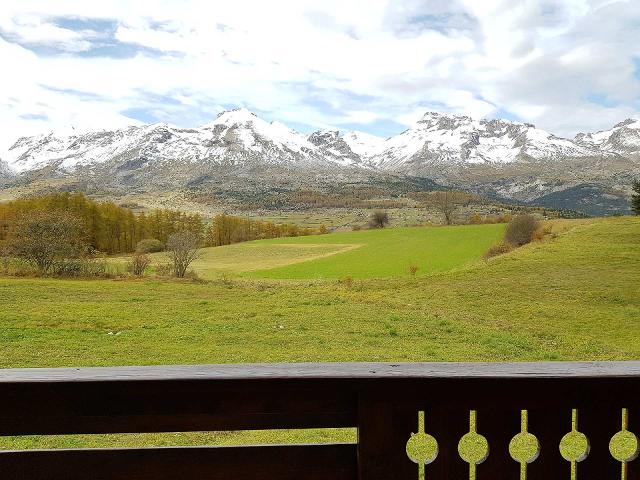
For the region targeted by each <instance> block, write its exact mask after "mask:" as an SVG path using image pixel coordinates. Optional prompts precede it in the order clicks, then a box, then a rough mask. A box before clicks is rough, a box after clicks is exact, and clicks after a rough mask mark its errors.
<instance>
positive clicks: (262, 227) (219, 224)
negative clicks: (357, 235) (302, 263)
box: [205, 214, 326, 247]
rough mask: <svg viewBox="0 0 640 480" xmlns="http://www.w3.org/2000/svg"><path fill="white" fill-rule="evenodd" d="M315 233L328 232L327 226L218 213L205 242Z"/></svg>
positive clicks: (226, 243)
mask: <svg viewBox="0 0 640 480" xmlns="http://www.w3.org/2000/svg"><path fill="white" fill-rule="evenodd" d="M315 233H326V228H323V227H320V229H319V230H315V229H312V228H306V227H300V226H298V225H295V224H293V223H282V224H276V223H273V222H264V221H260V220H251V219H249V218H242V217H236V216H234V215H227V214H220V215H216V216H215V217H214V218H213V221H212V222H211V225H210V226H209V227H208V228H207V234H206V240H205V243H206V244H207V245H209V246H212V247H218V246H221V245H231V244H232V243H238V242H246V241H249V240H260V239H264V238H278V237H299V236H304V235H312V234H315Z"/></svg>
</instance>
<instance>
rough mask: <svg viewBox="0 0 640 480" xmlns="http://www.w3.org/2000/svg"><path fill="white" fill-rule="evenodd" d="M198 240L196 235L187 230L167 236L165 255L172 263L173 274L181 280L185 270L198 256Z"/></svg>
mask: <svg viewBox="0 0 640 480" xmlns="http://www.w3.org/2000/svg"><path fill="white" fill-rule="evenodd" d="M199 245H200V239H199V238H198V235H196V234H195V233H193V232H190V231H188V230H183V231H180V232H177V233H174V234H172V235H170V236H169V239H168V240H167V253H168V255H169V258H170V259H171V262H172V263H173V274H174V275H175V276H176V277H178V278H183V277H184V275H185V273H187V268H189V265H191V262H193V261H194V260H195V259H196V258H198V255H199V254H200V249H199Z"/></svg>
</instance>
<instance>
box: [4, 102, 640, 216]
mask: <svg viewBox="0 0 640 480" xmlns="http://www.w3.org/2000/svg"><path fill="white" fill-rule="evenodd" d="M0 176H1V177H2V178H3V179H4V182H5V183H6V184H16V183H18V184H25V183H29V182H33V181H34V180H46V179H67V180H73V181H74V182H78V183H79V184H82V185H84V188H87V189H90V190H91V189H94V190H96V189H97V190H106V191H119V192H136V191H145V192H152V191H157V190H179V189H192V190H193V189H198V190H200V191H205V192H206V191H207V190H208V189H209V190H212V191H215V192H218V193H219V192H226V193H227V194H230V195H242V194H244V193H247V192H252V193H260V192H262V193H265V192H269V191H270V190H275V191H282V190H295V189H300V188H305V189H320V190H327V189H329V190H331V189H332V188H334V187H338V186H345V185H347V186H348V185H351V184H358V185H366V184H371V183H373V184H376V185H380V184H383V183H385V182H387V181H389V182H408V184H410V185H411V184H415V185H422V186H423V187H424V186H425V185H426V186H427V187H426V188H432V184H431V183H430V182H428V181H427V182H421V181H420V180H419V179H430V180H433V181H434V182H437V183H438V184H440V185H443V186H453V187H456V188H463V189H466V190H470V191H474V192H476V193H479V194H483V195H487V196H494V197H500V198H504V199H508V200H517V201H521V202H527V203H537V204H542V205H547V206H550V207H559V208H573V209H578V210H583V211H585V212H587V213H593V214H606V213H613V212H616V211H625V209H626V208H627V207H626V198H625V197H626V195H627V193H628V186H629V184H630V182H631V179H632V178H634V177H636V176H640V120H635V119H628V120H625V121H624V122H621V123H619V124H617V125H615V126H614V127H613V128H611V129H610V130H606V131H601V132H597V133H580V134H578V135H576V137H575V138H574V139H567V138H561V137H558V136H555V135H553V134H551V133H548V132H546V131H544V130H541V129H538V128H536V127H535V126H533V125H531V124H527V123H518V122H511V121H507V120H485V119H482V120H478V119H473V118H470V117H467V116H458V115H451V114H444V113H436V112H428V113H426V114H425V115H424V116H423V117H422V119H420V120H419V121H418V122H417V123H416V124H415V125H413V126H412V127H411V128H409V129H407V130H406V131H404V132H402V133H400V134H399V135H396V136H394V137H391V138H388V139H384V138H379V137H376V136H373V135H369V134H366V133H362V132H355V131H351V132H347V133H344V134H342V133H340V132H338V131H336V130H321V131H317V132H313V133H312V134H310V135H303V134H301V133H298V132H296V131H294V130H292V129H290V128H288V127H287V126H285V125H283V124H282V123H279V122H266V121H264V120H262V119H261V118H259V117H258V116H256V115H255V114H254V113H252V112H250V111H248V110H246V109H237V110H231V111H225V112H222V113H220V114H219V115H218V117H217V118H216V119H215V120H214V121H213V122H211V123H208V124H206V125H203V126H201V127H199V128H191V129H190V128H176V127H172V126H169V125H167V124H150V125H144V126H132V127H128V128H124V129H119V130H113V131H106V130H104V131H88V132H82V131H78V130H76V129H70V130H69V131H64V132H51V133H49V134H47V135H38V136H33V137H22V138H20V139H18V141H17V142H16V143H15V144H14V145H13V146H12V147H11V148H10V149H9V150H8V151H6V152H0ZM407 188H409V187H407Z"/></svg>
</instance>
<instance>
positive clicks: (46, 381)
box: [0, 362, 640, 480]
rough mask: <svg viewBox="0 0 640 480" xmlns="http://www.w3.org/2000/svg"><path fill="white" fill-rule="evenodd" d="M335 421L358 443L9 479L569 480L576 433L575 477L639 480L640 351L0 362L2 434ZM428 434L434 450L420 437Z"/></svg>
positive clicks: (57, 460) (167, 454)
mask: <svg viewBox="0 0 640 480" xmlns="http://www.w3.org/2000/svg"><path fill="white" fill-rule="evenodd" d="M523 411H526V415H525V416H523ZM418 412H424V422H422V421H421V422H420V423H419V422H418V418H419V415H418ZM576 412H577V422H576V421H575V419H576ZM572 413H573V415H572ZM523 418H525V419H526V420H527V422H522V419H523ZM470 419H471V421H470ZM572 419H573V420H574V421H573V422H572ZM327 427H356V428H357V431H358V441H357V443H356V444H335V445H281V446H251V447H244V446H240V447H175V448H140V449H77V450H31V451H3V452H0V479H2V480H13V479H20V480H33V479H38V480H44V479H47V480H50V479H55V480H58V479H59V480H75V479H82V480H93V479H105V480H106V479H109V480H113V479H128V480H129V479H136V480H137V479H149V480H151V479H153V480H162V479H180V480H194V479H203V480H204V479H207V480H218V479H219V480H249V479H251V480H284V479H286V480H294V479H295V480H320V479H323V480H325V479H331V480H356V479H360V480H400V479H402V480H404V479H416V478H418V471H419V469H421V468H424V469H425V475H426V478H427V480H440V479H452V480H454V479H465V478H469V476H470V474H475V478H477V479H479V480H499V479H517V478H521V475H522V476H524V475H526V478H527V479H529V480H550V479H568V478H570V476H571V472H572V463H571V462H570V461H567V460H565V458H564V457H563V455H561V453H560V449H559V445H560V443H561V441H562V439H563V437H564V436H565V435H566V434H567V433H568V432H570V431H571V430H572V429H574V430H578V431H580V432H582V434H584V435H585V436H586V438H587V439H588V446H589V448H588V454H587V452H586V451H584V452H577V453H576V454H575V458H574V459H575V460H581V461H579V462H577V467H575V465H573V467H574V470H573V471H574V473H575V472H577V478H578V479H580V480H588V479H594V480H595V479H597V480H609V479H611V480H613V479H620V478H626V479H627V480H637V479H640V460H635V461H634V458H635V457H636V456H637V455H636V454H637V442H636V443H633V442H634V437H633V435H632V434H631V433H630V432H634V431H635V432H636V433H640V362H603V363H505V364H497V363H492V364H473V363H421V364H393V365H392V364H377V363H375V364H374V363H356V364H354V363H351V364H349V363H336V364H290V365H207V366H168V367H123V368H77V369H13V370H0V435H3V436H13V435H33V434H38V435H56V434H91V433H101V434H104V433H123V432H185V431H212V430H246V429H276V428H277V429H284V428H286V429H301V428H327ZM524 429H526V431H527V432H528V433H527V434H526V435H529V438H532V437H531V435H533V436H535V438H536V439H537V446H536V444H535V442H534V443H533V445H534V447H533V449H531V447H529V454H528V458H526V459H524V460H523V459H521V460H523V461H522V462H518V461H516V460H514V459H513V458H512V456H511V453H510V444H511V446H512V447H513V445H514V443H513V442H516V441H517V438H518V435H519V437H520V438H522V435H523V433H522V432H523V430H524ZM470 430H476V431H477V434H478V435H482V437H483V438H484V439H485V441H486V443H488V452H487V451H486V449H485V448H484V446H483V443H485V442H484V441H482V439H481V438H480V437H478V436H477V435H476V444H477V446H476V450H477V452H480V453H479V454H478V455H477V458H476V459H475V460H474V459H471V461H470V463H467V462H466V461H465V460H463V459H462V458H461V455H460V453H459V444H460V443H462V444H464V442H465V440H462V442H461V439H462V438H463V437H465V438H466V439H467V440H468V438H469V437H468V436H469V435H475V434H474V433H470ZM620 432H623V433H620ZM621 436H623V437H625V442H626V444H625V446H624V448H622V449H621V450H620V451H622V453H620V452H618V453H617V458H616V457H614V456H613V455H612V453H611V452H610V448H609V447H610V441H611V439H612V438H614V443H615V439H616V438H620V437H621ZM514 437H516V440H514ZM434 442H437V454H436V452H435V450H433V449H432V450H431V451H429V450H428V449H426V447H425V446H424V445H426V444H428V443H431V444H432V446H433V445H434ZM623 443H624V442H623ZM421 444H422V446H421ZM460 448H461V449H462V447H460ZM483 449H484V450H483ZM407 450H409V451H410V454H411V457H412V458H413V460H415V461H416V462H417V463H419V464H423V465H422V466H421V465H416V463H414V461H412V460H411V459H410V458H409V456H408V455H407ZM512 450H513V448H512ZM477 452H476V453H477ZM434 457H435V458H434ZM483 457H484V458H483ZM578 457H579V458H578ZM525 460H526V461H525ZM476 462H477V464H476ZM527 462H530V463H527ZM425 463H426V466H424V464H425Z"/></svg>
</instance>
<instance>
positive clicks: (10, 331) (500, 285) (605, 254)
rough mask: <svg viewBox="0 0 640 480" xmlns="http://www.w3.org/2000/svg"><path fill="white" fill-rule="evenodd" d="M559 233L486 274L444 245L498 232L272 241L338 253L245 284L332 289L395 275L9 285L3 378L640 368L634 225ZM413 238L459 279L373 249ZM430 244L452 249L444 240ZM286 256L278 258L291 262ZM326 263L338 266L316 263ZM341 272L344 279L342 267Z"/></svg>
mask: <svg viewBox="0 0 640 480" xmlns="http://www.w3.org/2000/svg"><path fill="white" fill-rule="evenodd" d="M567 225H568V227H567ZM558 231H559V232H560V233H559V234H558V235H557V237H556V238H548V239H546V240H545V241H543V242H536V243H533V244H531V245H528V246H525V247H522V248H520V249H518V250H516V251H514V252H512V253H511V254H508V255H504V256H502V257H497V258H495V259H492V260H490V261H489V262H484V261H481V260H477V258H478V257H479V256H480V254H481V253H482V251H484V246H483V247H482V248H480V247H479V246H476V245H474V247H473V248H471V247H469V248H465V247H464V246H460V245H458V246H455V241H453V240H452V238H453V237H449V241H450V242H451V241H453V244H452V243H447V239H446V238H444V237H446V236H447V235H448V234H449V232H452V233H451V235H453V233H454V232H460V235H469V237H468V238H470V239H471V238H475V239H476V240H477V242H478V244H480V242H487V243H486V244H484V245H488V244H490V243H491V242H492V241H493V240H495V239H497V238H499V237H500V227H499V226H488V227H486V228H485V227H483V228H480V227H478V228H477V230H476V229H471V228H466V227H465V228H462V227H452V228H451V229H449V230H447V229H444V228H422V229H399V230H398V231H394V230H388V231H383V232H366V234H368V235H371V237H370V238H369V239H368V241H367V242H366V243H365V242H362V243H363V246H362V247H360V248H356V249H352V250H348V251H341V253H336V251H334V250H331V249H343V248H345V247H344V246H345V245H352V243H351V242H355V240H354V239H356V238H362V237H358V236H357V235H356V233H357V232H354V233H353V234H352V233H346V234H343V235H341V236H339V235H335V237H333V236H332V235H328V236H323V237H307V238H299V239H286V241H283V240H279V241H275V240H274V241H267V242H261V243H260V245H265V248H271V247H266V246H270V245H278V244H280V245H281V247H279V248H283V247H282V245H290V244H296V245H297V246H298V247H299V246H300V245H306V244H307V242H308V243H309V244H311V245H316V246H317V245H322V247H327V248H328V249H327V250H322V248H321V247H312V250H314V251H313V255H316V258H315V260H311V261H308V262H304V263H295V264H291V265H288V266H280V267H278V268H277V269H275V270H256V271H254V272H253V273H251V275H260V276H267V277H270V278H292V277H293V278H296V277H299V276H301V275H303V272H304V271H305V269H306V271H309V272H311V273H310V276H309V278H313V276H312V274H313V272H315V271H316V270H315V269H312V266H313V264H316V265H318V268H322V269H324V270H323V271H324V272H325V273H323V275H324V276H326V277H327V278H329V277H331V276H335V277H338V278H341V277H344V276H347V275H351V276H352V277H353V278H356V279H358V278H362V277H364V276H365V275H366V272H372V273H370V274H369V275H371V276H380V277H383V276H388V277H392V276H394V275H397V278H386V279H373V280H366V279H362V280H355V281H353V282H344V281H336V280H324V281H323V280H306V279H305V280H297V281H296V280H291V281H274V280H268V281H265V280H261V279H246V278H238V279H235V280H232V281H213V282H210V283H190V282H186V281H185V282H178V281H167V280H156V279H145V280H93V281H81V280H55V279H15V278H1V279H0V319H2V320H1V321H0V343H1V345H2V354H1V355H0V367H4V368H7V367H42V366H93V365H150V364H195V363H231V362H300V361H312V362H314V361H393V362H396V361H507V360H508V361H517V360H596V359H597V360H613V359H637V358H640V328H639V326H640V324H639V322H640V320H639V319H640V219H637V218H630V217H627V218H609V219H595V220H589V221H580V222H567V223H565V224H564V225H563V227H562V228H561V229H559V230H558ZM408 232H419V233H418V234H420V235H424V236H425V237H424V238H425V239H428V241H429V242H431V245H435V244H436V243H437V242H440V243H439V245H441V248H444V247H445V246H450V247H451V248H458V249H459V250H458V251H459V252H462V253H461V256H464V259H462V260H461V261H459V262H456V261H449V263H448V267H447V268H449V270H447V271H444V270H445V267H444V265H445V263H446V262H445V261H443V260H436V259H437V257H438V255H439V253H438V252H442V250H438V248H436V247H425V249H424V250H425V252H427V253H425V254H424V256H423V257H422V259H419V258H411V257H412V256H411V255H405V254H403V253H402V252H396V251H395V250H393V251H390V252H386V251H384V249H381V247H380V244H378V243H376V242H378V241H380V242H382V240H380V238H376V237H375V236H376V235H380V236H383V235H388V236H389V237H388V238H393V239H394V241H395V242H396V245H402V244H410V245H412V246H411V249H410V250H413V251H414V252H416V251H419V250H420V249H419V248H418V247H417V246H416V245H417V243H412V241H411V240H407V235H408ZM440 232H444V233H440ZM429 235H443V237H442V238H439V239H437V241H436V239H435V237H428V236H429ZM333 240H335V242H333ZM414 240H415V239H414ZM426 241H427V240H425V242H426ZM279 242H280V243H279ZM256 244H257V243H256ZM332 244H333V245H332ZM232 248H237V249H239V251H240V250H242V249H245V250H244V251H245V252H246V251H247V250H246V249H249V248H254V247H252V246H251V245H250V244H246V245H238V246H233V247H229V251H230V250H231V249H232ZM260 248H262V247H260ZM284 248H288V247H284ZM296 248H297V247H296ZM396 248H397V247H396ZM366 249H370V250H369V251H370V252H371V255H370V256H369V257H368V258H369V259H373V260H377V259H380V262H379V265H376V266H375V267H374V269H372V270H368V269H369V267H368V266H362V267H359V268H357V262H356V259H357V257H353V256H354V255H356V254H358V255H362V252H366V251H367V250H366ZM215 250H216V251H222V250H223V249H215ZM285 253H286V252H285ZM285 253H281V255H283V256H284V257H286V256H287V255H286V254H285ZM395 253H397V255H398V256H397V257H393V255H395ZM327 254H332V255H331V256H325V257H320V258H318V257H317V256H318V255H327ZM240 255H241V256H242V255H245V253H241V254H240ZM387 257H392V258H398V259H400V260H399V261H398V264H399V265H398V266H393V260H392V258H387ZM360 258H361V259H365V260H362V261H368V260H366V258H367V257H360ZM345 259H346V260H345ZM409 259H411V261H416V262H420V261H423V262H425V263H424V264H419V265H421V268H422V267H423V268H424V270H423V271H421V273H423V274H425V273H430V275H425V276H423V277H419V278H410V277H409V276H408V275H407V274H406V273H404V272H405V269H406V268H407V267H406V265H405V262H407V261H409ZM474 259H476V260H474ZM329 260H331V262H330V261H329ZM296 261H297V260H296ZM438 262H441V263H438ZM247 263H248V264H250V263H252V261H251V260H247ZM276 263H277V262H276ZM340 265H342V266H345V265H347V266H349V268H348V269H345V270H343V271H339V270H337V268H338V267H339V266H340ZM437 265H441V267H439V268H436V266H437ZM270 266H271V265H270ZM352 266H353V267H352ZM243 268H245V267H243ZM263 268H264V267H263ZM429 268H432V270H429ZM244 271H245V272H248V271H249V270H248V269H246V270H244ZM246 274H247V275H248V273H246ZM312 435H315V436H313V437H311V436H312ZM352 435H353V432H351V431H338V432H329V433H327V432H326V431H325V432H314V433H301V432H283V433H282V434H277V433H269V434H266V433H250V434H242V435H241V434H230V433H225V434H180V435H174V436H144V435H143V436H140V435H138V436H136V435H133V436H109V437H91V438H86V437H74V438H68V437H64V438H62V439H55V438H46V439H44V438H39V437H23V438H19V439H9V440H7V439H5V440H0V448H2V445H3V443H2V442H4V444H5V445H8V446H12V447H16V446H18V447H21V446H24V447H31V446H34V445H37V446H69V445H76V444H78V443H80V444H83V445H92V446H95V445H112V444H113V443H114V442H116V443H117V444H125V445H138V444H168V443H172V444H173V443H176V444H191V443H201V442H209V443H212V442H213V443H234V442H245V441H264V442H267V441H282V439H283V438H284V439H285V440H287V439H296V440H300V438H302V439H305V438H307V439H308V438H314V439H315V438H318V437H322V438H332V439H349V438H352ZM78 438H80V439H78ZM96 438H97V439H96ZM114 439H115V440H114Z"/></svg>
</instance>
